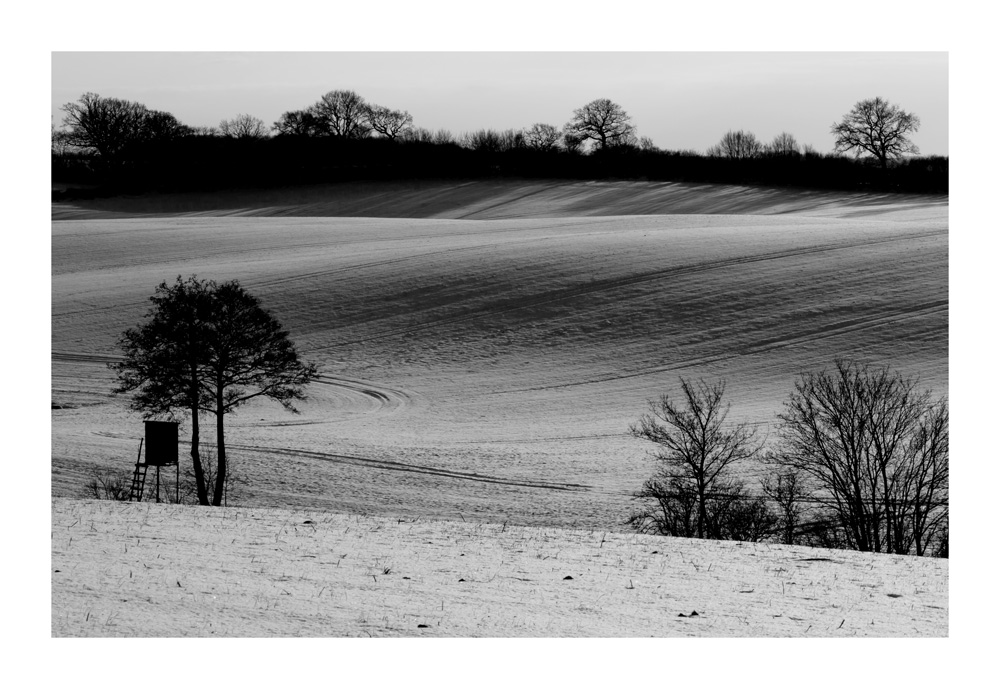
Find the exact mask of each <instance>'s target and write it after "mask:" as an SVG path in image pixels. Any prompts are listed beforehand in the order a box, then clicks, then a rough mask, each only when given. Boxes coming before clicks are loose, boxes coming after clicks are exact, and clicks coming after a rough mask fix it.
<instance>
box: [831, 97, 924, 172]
mask: <svg viewBox="0 0 1000 689" xmlns="http://www.w3.org/2000/svg"><path fill="white" fill-rule="evenodd" d="M918 129H920V118H919V117H917V116H916V115H914V114H913V113H909V112H906V111H905V110H903V109H902V108H900V107H899V106H898V105H893V104H892V103H889V102H888V101H886V100H883V99H882V98H869V99H867V100H863V101H858V103H857V104H856V105H855V106H854V108H852V109H851V111H850V112H849V113H847V114H846V115H844V118H843V119H842V120H841V121H840V122H834V124H833V126H832V127H831V128H830V132H831V133H832V134H833V135H834V137H835V141H834V151H836V152H837V153H847V152H849V151H853V152H854V155H855V156H862V155H870V156H872V157H874V158H875V159H876V160H878V162H879V165H880V166H881V167H882V169H885V168H887V167H888V166H889V161H890V160H891V159H895V158H899V157H901V156H903V155H904V154H906V153H919V152H920V151H919V149H918V148H917V146H916V144H914V143H913V141H912V140H911V139H910V134H912V133H913V132H916V131H917V130H918Z"/></svg>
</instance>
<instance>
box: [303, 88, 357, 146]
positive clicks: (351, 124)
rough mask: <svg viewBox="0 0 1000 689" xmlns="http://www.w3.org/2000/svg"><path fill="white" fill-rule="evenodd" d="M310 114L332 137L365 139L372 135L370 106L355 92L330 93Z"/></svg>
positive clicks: (321, 99) (325, 95) (324, 96)
mask: <svg viewBox="0 0 1000 689" xmlns="http://www.w3.org/2000/svg"><path fill="white" fill-rule="evenodd" d="M310 112H311V113H312V114H313V115H314V116H315V117H316V119H317V120H319V122H321V123H322V126H323V127H324V128H325V130H326V131H327V133H329V134H331V135H332V136H339V137H343V138H345V139H363V138H365V137H367V136H368V135H369V134H370V133H371V126H370V125H369V124H368V115H367V113H368V104H367V103H366V102H365V99H364V98H362V97H361V96H359V95H358V94H357V93H355V92H354V91H330V92H329V93H326V94H324V95H323V97H322V98H320V99H319V102H317V103H316V104H315V105H313V106H312V108H310Z"/></svg>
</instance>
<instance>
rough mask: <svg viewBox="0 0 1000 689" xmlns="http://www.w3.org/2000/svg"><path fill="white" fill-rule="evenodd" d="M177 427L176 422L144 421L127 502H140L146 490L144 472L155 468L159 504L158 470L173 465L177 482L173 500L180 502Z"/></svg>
mask: <svg viewBox="0 0 1000 689" xmlns="http://www.w3.org/2000/svg"><path fill="white" fill-rule="evenodd" d="M177 425H178V424H177V422H176V421H146V437H145V438H142V439H140V440H139V456H138V457H136V460H135V473H134V474H132V488H131V490H130V491H129V497H128V499H129V501H132V500H134V501H135V502H142V495H143V492H144V491H145V488H146V472H147V471H148V470H149V467H156V502H159V501H160V468H161V467H165V466H171V465H173V466H175V467H177V480H176V482H175V483H174V489H175V491H176V495H175V500H176V501H177V502H180V490H181V489H180V485H181V481H180V479H181V467H180V462H178V461H177ZM143 441H145V443H146V461H145V462H144V461H142V460H143V457H142V445H143Z"/></svg>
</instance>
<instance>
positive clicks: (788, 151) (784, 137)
mask: <svg viewBox="0 0 1000 689" xmlns="http://www.w3.org/2000/svg"><path fill="white" fill-rule="evenodd" d="M765 148H766V150H767V153H769V154H771V155H773V156H781V157H789V156H798V155H800V154H801V152H800V151H799V142H798V141H796V140H795V137H794V136H792V135H791V134H789V133H788V132H781V133H780V134H778V135H777V136H776V137H774V139H773V140H772V141H771V143H770V144H768V145H767V146H766V147H765Z"/></svg>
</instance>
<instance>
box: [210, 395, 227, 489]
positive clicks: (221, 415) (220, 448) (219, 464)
mask: <svg viewBox="0 0 1000 689" xmlns="http://www.w3.org/2000/svg"><path fill="white" fill-rule="evenodd" d="M216 389H217V390H218V392H217V394H216V400H215V443H216V448H217V449H216V458H215V459H216V472H215V496H214V497H213V499H212V504H213V505H215V506H216V507H220V506H221V505H222V497H223V495H224V494H225V492H226V438H225V431H224V428H223V426H224V421H225V411H224V409H223V402H222V386H221V385H219V386H218V387H217V388H216Z"/></svg>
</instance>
